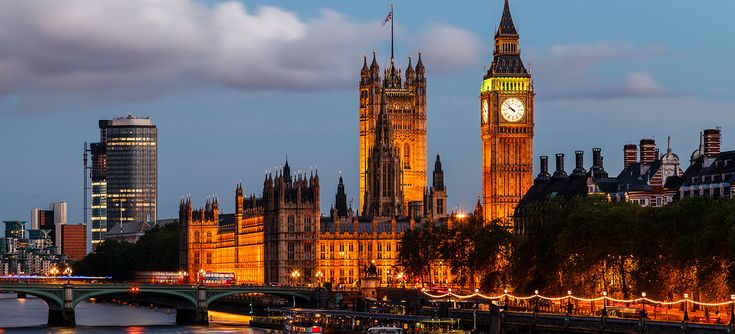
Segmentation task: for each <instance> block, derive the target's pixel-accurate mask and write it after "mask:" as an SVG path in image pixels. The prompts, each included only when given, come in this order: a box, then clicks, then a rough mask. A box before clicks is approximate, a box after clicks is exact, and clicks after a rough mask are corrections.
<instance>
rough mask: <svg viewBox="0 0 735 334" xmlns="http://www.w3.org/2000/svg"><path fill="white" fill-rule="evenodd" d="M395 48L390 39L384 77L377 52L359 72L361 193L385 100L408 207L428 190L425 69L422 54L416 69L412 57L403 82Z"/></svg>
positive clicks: (363, 191)
mask: <svg viewBox="0 0 735 334" xmlns="http://www.w3.org/2000/svg"><path fill="white" fill-rule="evenodd" d="M391 17H393V16H392V15H391ZM391 36H392V35H391ZM391 39H392V37H391ZM392 45H393V41H392V40H391V58H390V64H389V65H388V68H387V69H386V70H385V71H384V73H383V77H382V78H381V75H380V67H379V66H378V63H377V60H376V59H375V52H373V60H372V62H371V64H370V66H368V63H367V57H364V59H363V65H362V70H361V71H360V194H364V193H365V190H366V188H367V184H366V182H367V169H368V160H369V155H370V152H371V151H372V147H373V144H374V143H375V134H376V131H377V124H376V122H377V118H378V114H379V113H380V107H381V104H382V101H381V99H382V98H385V100H386V101H385V102H386V111H387V113H388V116H389V117H388V118H389V119H390V122H391V126H392V128H393V136H394V141H395V143H394V144H395V146H396V147H398V157H399V159H400V161H401V163H400V166H401V171H402V174H403V184H402V187H403V192H404V195H405V197H404V203H403V206H404V207H407V206H408V202H414V201H422V200H423V195H424V189H425V187H426V159H427V158H426V69H425V68H424V63H423V61H422V59H421V52H419V55H418V61H417V62H416V68H414V67H413V64H412V62H411V58H409V59H408V67H407V68H406V71H405V80H404V81H402V77H401V69H400V68H398V67H397V64H396V59H395V58H394V56H393V48H392ZM363 200H364V198H361V199H360V201H361V203H360V207H364V206H365V203H364V202H363Z"/></svg>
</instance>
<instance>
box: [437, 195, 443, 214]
mask: <svg viewBox="0 0 735 334" xmlns="http://www.w3.org/2000/svg"><path fill="white" fill-rule="evenodd" d="M436 214H438V215H443V214H444V199H443V198H437V199H436Z"/></svg>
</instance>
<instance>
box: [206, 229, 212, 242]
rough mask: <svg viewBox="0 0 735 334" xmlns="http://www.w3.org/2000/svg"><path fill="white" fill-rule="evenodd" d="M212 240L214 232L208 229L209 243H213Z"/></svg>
mask: <svg viewBox="0 0 735 334" xmlns="http://www.w3.org/2000/svg"><path fill="white" fill-rule="evenodd" d="M211 242H212V232H211V231H207V243H211Z"/></svg>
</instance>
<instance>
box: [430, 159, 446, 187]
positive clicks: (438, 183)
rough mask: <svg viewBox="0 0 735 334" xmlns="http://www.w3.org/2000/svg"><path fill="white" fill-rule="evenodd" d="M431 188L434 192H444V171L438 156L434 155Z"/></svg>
mask: <svg viewBox="0 0 735 334" xmlns="http://www.w3.org/2000/svg"><path fill="white" fill-rule="evenodd" d="M432 186H433V188H434V190H444V171H443V170H442V161H441V159H440V157H439V155H438V154H437V155H436V161H434V182H433V184H432Z"/></svg>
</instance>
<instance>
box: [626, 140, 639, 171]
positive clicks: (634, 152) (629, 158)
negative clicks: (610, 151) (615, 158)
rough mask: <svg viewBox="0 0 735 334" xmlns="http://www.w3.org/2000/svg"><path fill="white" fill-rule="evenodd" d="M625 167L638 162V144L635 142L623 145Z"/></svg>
mask: <svg viewBox="0 0 735 334" xmlns="http://www.w3.org/2000/svg"><path fill="white" fill-rule="evenodd" d="M623 154H624V155H623V169H625V168H628V166H630V165H632V164H634V163H636V162H638V146H636V145H635V144H626V145H625V146H623Z"/></svg>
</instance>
